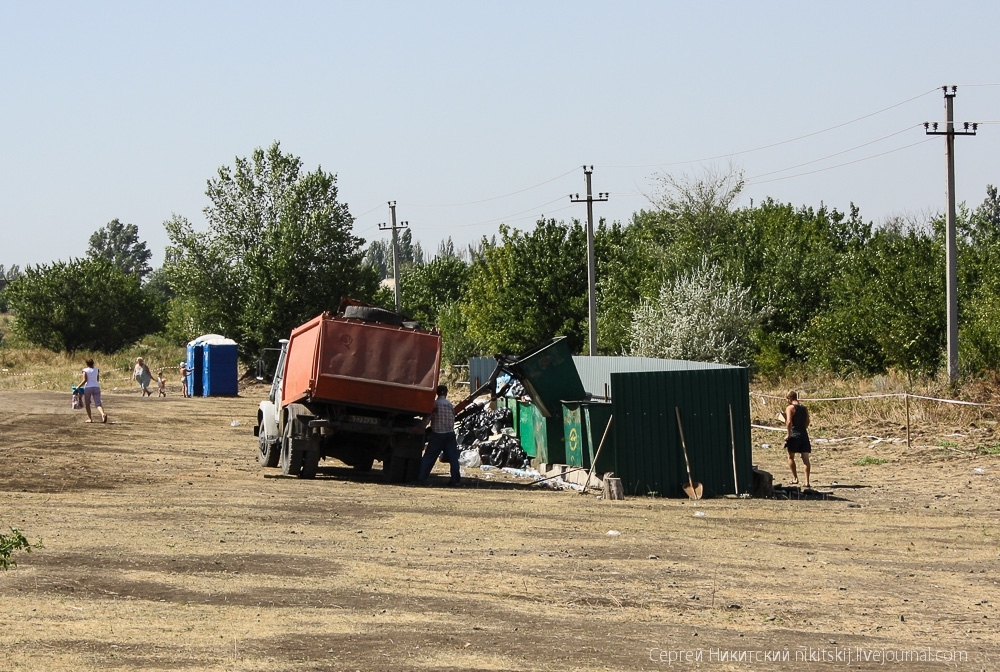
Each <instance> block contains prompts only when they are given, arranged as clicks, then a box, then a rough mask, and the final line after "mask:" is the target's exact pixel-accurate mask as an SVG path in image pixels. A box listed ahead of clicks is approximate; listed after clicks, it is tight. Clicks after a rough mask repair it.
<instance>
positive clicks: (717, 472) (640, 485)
mask: <svg viewBox="0 0 1000 672" xmlns="http://www.w3.org/2000/svg"><path fill="white" fill-rule="evenodd" d="M610 378H611V397H612V399H613V404H614V420H613V425H612V431H613V432H614V434H615V448H616V451H615V476H617V477H618V478H621V479H622V485H623V486H624V488H625V492H626V494H627V495H646V494H650V493H657V494H659V495H662V496H667V497H683V496H685V495H684V491H683V489H682V486H683V484H684V483H686V482H687V471H686V469H685V467H684V455H683V453H682V451H681V440H680V434H679V432H678V427H677V417H676V414H675V411H674V409H675V408H678V409H680V414H681V422H682V423H683V426H684V438H685V439H686V441H687V447H688V456H689V458H690V461H691V474H692V476H693V477H694V480H696V481H699V482H701V483H702V484H703V485H704V489H705V493H704V494H705V496H720V495H727V494H735V493H736V488H735V487H734V484H735V483H737V482H738V484H739V492H741V493H745V492H749V491H750V485H751V482H752V479H753V475H752V464H751V460H752V455H751V444H750V400H749V394H750V380H749V374H748V372H747V370H746V369H745V368H742V367H717V368H703V369H692V370H688V371H652V372H639V373H612V374H610ZM730 405H731V406H732V410H733V430H734V437H735V444H736V466H737V475H738V481H736V480H734V477H733V452H732V446H731V442H730V431H729V407H730Z"/></svg>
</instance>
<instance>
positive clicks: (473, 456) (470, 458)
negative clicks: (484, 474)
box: [458, 448, 483, 469]
mask: <svg viewBox="0 0 1000 672" xmlns="http://www.w3.org/2000/svg"><path fill="white" fill-rule="evenodd" d="M458 463H459V465H461V466H463V467H468V468H470V469H474V468H476V467H481V466H483V461H482V459H481V458H480V457H479V451H478V450H476V449H474V448H470V449H469V450H463V451H462V452H461V453H460V454H459V456H458Z"/></svg>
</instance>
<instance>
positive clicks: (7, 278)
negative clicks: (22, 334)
mask: <svg viewBox="0 0 1000 672" xmlns="http://www.w3.org/2000/svg"><path fill="white" fill-rule="evenodd" d="M20 275H21V269H20V268H19V267H18V266H17V264H14V265H12V266H11V267H10V268H7V269H4V267H3V264H0V313H6V312H7V311H8V310H9V305H8V302H7V297H6V296H5V295H4V289H6V287H7V285H9V284H10V283H12V282H13V281H14V280H17V278H18V276H20Z"/></svg>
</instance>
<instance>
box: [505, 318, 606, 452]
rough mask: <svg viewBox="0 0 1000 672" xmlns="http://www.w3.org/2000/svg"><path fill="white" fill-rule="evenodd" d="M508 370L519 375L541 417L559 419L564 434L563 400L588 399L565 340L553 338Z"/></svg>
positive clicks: (560, 337) (523, 356) (511, 365)
mask: <svg viewBox="0 0 1000 672" xmlns="http://www.w3.org/2000/svg"><path fill="white" fill-rule="evenodd" d="M509 368H510V369H511V370H512V371H513V372H515V373H516V374H517V376H518V378H519V379H520V381H521V382H522V383H523V384H524V387H525V389H527V391H528V394H529V395H530V396H531V401H532V402H533V403H534V404H535V406H536V407H537V408H538V409H539V410H540V411H541V413H542V415H544V416H545V417H546V418H558V419H559V424H560V426H559V432H560V433H562V418H561V417H560V416H561V415H562V400H563V399H570V400H572V399H585V398H586V396H587V392H586V391H585V390H584V389H583V381H582V380H580V373H579V372H578V371H577V370H576V364H574V363H573V355H572V353H570V351H569V346H567V345H566V337H565V336H559V337H557V338H553V339H552V340H551V341H549V342H547V343H543V344H542V345H539V346H538V347H536V348H533V349H531V350H529V351H528V352H526V353H524V354H523V355H521V356H520V357H519V358H518V359H517V360H516V361H514V362H512V363H511V364H510V365H509Z"/></svg>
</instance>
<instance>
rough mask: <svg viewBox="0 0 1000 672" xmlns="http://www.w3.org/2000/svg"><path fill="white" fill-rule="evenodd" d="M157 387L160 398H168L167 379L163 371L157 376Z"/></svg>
mask: <svg viewBox="0 0 1000 672" xmlns="http://www.w3.org/2000/svg"><path fill="white" fill-rule="evenodd" d="M156 386H157V388H159V390H160V394H159V396H161V397H165V396H167V379H166V378H164V377H163V371H160V372H159V373H157V374H156Z"/></svg>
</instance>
